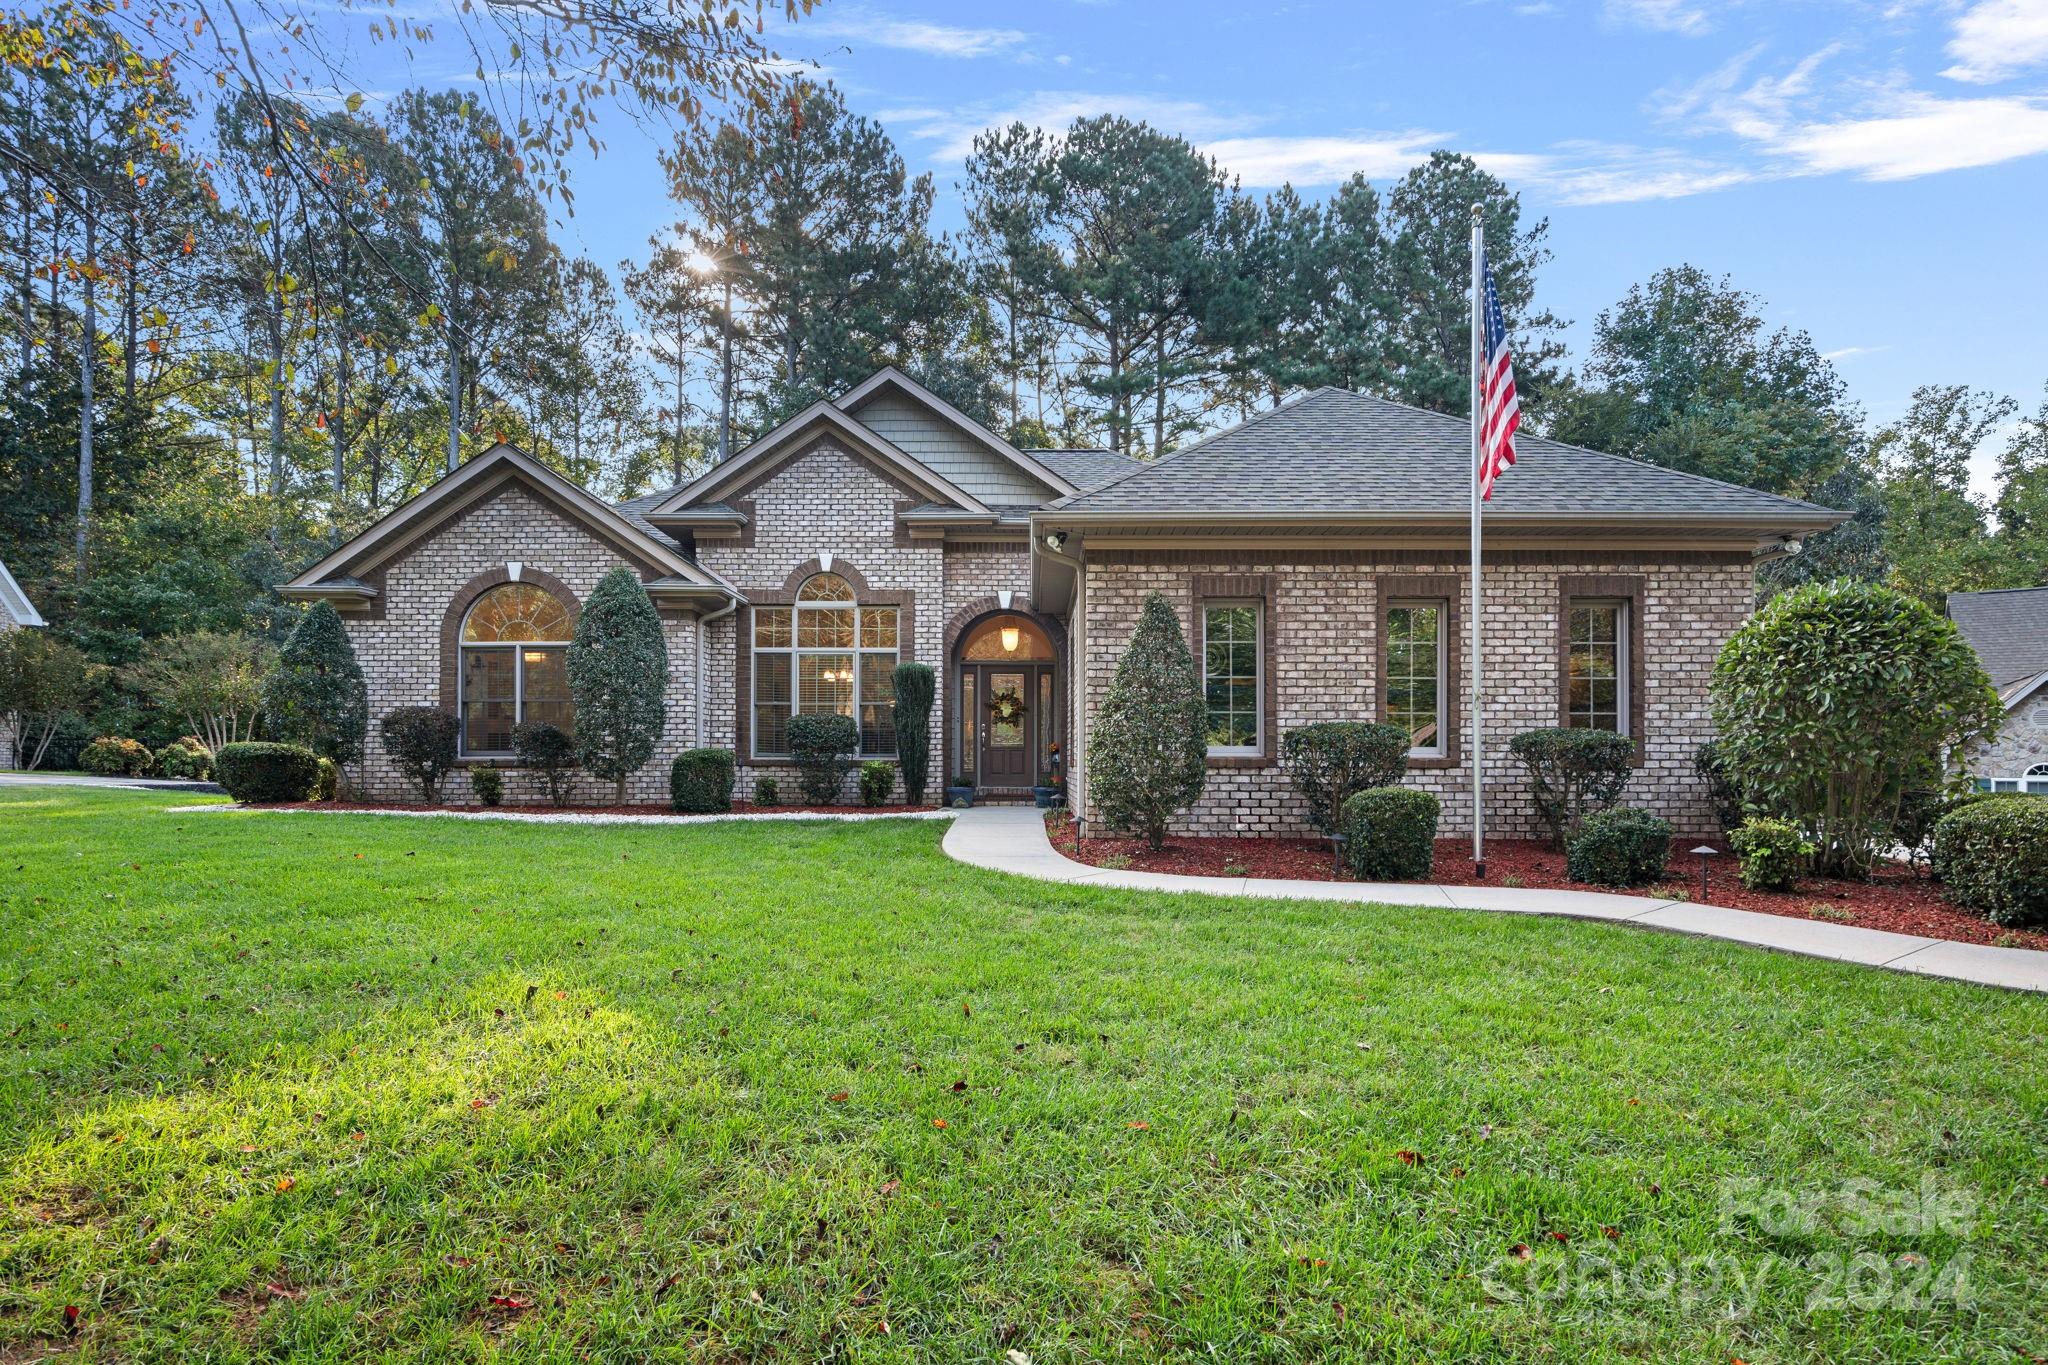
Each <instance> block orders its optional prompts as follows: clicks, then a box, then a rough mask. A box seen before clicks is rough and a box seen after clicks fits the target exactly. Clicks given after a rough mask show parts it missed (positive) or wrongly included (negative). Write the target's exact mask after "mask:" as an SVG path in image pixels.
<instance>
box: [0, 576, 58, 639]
mask: <svg viewBox="0 0 2048 1365" xmlns="http://www.w3.org/2000/svg"><path fill="white" fill-rule="evenodd" d="M0 612H5V613H6V614H7V616H8V617H9V618H10V619H11V620H12V621H13V622H14V624H15V625H17V626H45V625H48V624H49V622H47V621H45V620H44V619H43V614H42V613H41V612H39V611H37V610H36V604H35V603H33V602H31V601H29V600H28V594H27V593H25V592H23V591H22V590H21V584H19V583H17V582H15V581H14V575H13V574H11V573H9V572H8V571H7V565H6V564H4V563H0ZM0 624H4V622H0Z"/></svg>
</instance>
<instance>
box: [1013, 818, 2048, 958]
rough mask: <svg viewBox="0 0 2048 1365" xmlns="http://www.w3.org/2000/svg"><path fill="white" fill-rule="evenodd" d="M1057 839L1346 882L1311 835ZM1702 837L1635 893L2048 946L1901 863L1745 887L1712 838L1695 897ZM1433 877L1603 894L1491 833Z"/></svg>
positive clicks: (1203, 864)
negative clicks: (1155, 841)
mask: <svg viewBox="0 0 2048 1365" xmlns="http://www.w3.org/2000/svg"><path fill="white" fill-rule="evenodd" d="M1046 831H1047V833H1048V834H1050V835H1051V836H1052V841H1053V845H1054V846H1055V847H1056V848H1058V849H1059V851H1060V852H1061V853H1064V854H1066V855H1067V856H1068V857H1070V858H1072V857H1077V856H1078V858H1079V860H1080V861H1081V862H1084V863H1092V864H1093V865H1095V866H1097V867H1120V868H1133V869H1136V870H1138V871H1142V872H1172V873H1177V874H1179V875H1182V876H1190V877H1254V878H1276V877H1277V878H1295V879H1300V880H1303V881H1324V882H1326V881H1339V880H1347V878H1340V877H1338V876H1337V875H1336V873H1335V871H1334V870H1333V868H1332V865H1331V858H1330V845H1329V843H1328V842H1327V841H1324V840H1308V839H1233V838H1196V837H1193V836H1185V835H1174V836H1170V837H1169V838H1168V840H1167V843H1166V847H1165V848H1162V849H1160V850H1159V851H1158V852H1156V853H1155V852H1153V851H1152V850H1151V849H1148V848H1146V847H1145V841H1144V840H1142V839H1122V838H1104V837H1102V836H1100V835H1094V834H1091V835H1089V836H1088V840H1087V842H1086V843H1084V844H1083V845H1082V846H1081V852H1080V853H1079V854H1078V855H1077V854H1076V853H1075V852H1074V821H1073V817H1072V816H1071V815H1068V814H1067V813H1066V812H1064V811H1063V812H1060V813H1058V814H1056V815H1054V816H1052V817H1050V818H1049V819H1048V820H1047V821H1046ZM1701 842H1702V841H1701V840H1699V839H1675V840H1673V841H1672V850H1671V864H1670V869H1669V870H1670V872H1671V874H1672V875H1671V876H1670V877H1669V878H1668V879H1667V880H1666V881H1664V882H1662V883H1660V884H1658V885H1657V886H1653V887H1644V888H1643V889H1642V890H1641V892H1639V893H1638V894H1642V895H1651V896H1663V897H1668V898H1670V899H1674V900H1689V901H1696V902H1702V903H1704V904H1707V905H1721V906H1726V907H1728V908H1729V909H1733V910H1755V911H1759V912H1761V913H1763V914H1767V915H1786V916H1789V917H1791V918H1793V919H1823V920H1833V921H1835V922H1837V923H1840V924H1853V925H1857V926H1859V927H1861V928H1865V929H1883V930H1886V931H1888V932H1890V933H1894V934H1918V935H1920V936H1921V937H1923V938H1938V939H1946V940H1948V941H1950V942H1954V943H1988V944H1995V945H1997V946H1999V947H2005V948H2038V949H2048V932H2043V931H2040V930H2030V929H2004V928H2001V927H1999V926H1998V925H1996V924H1992V923H1991V922H1989V921H1988V920H1985V919H1982V918H1980V917H1978V916H1977V915H1975V914H1972V913H1971V912H1970V911H1967V910H1962V909H1958V908H1957V907H1955V906H1953V905H1950V904H1949V903H1948V902H1947V901H1946V900H1944V899H1942V895H1941V887H1940V885H1939V884H1938V883H1936V882H1934V881H1933V880H1931V879H1930V878H1928V877H1927V876H1925V875H1924V874H1921V873H1915V872H1914V871H1913V870H1912V869H1910V868H1907V867H1905V866H1903V865H1901V864H1898V863H1887V864H1885V865H1884V866H1882V867H1880V868H1879V869H1878V872H1877V874H1876V875H1875V876H1874V877H1873V878H1872V879H1871V880H1869V881H1867V882H1852V881H1842V880H1839V879H1837V878H1832V877H1809V878H1807V879H1806V880H1805V881H1803V882H1801V883H1800V885H1799V889H1798V890H1796V891H1789V892H1780V891H1751V890H1749V889H1747V888H1746V887H1744V886H1743V885H1742V883H1741V881H1739V880H1738V879H1737V878H1736V875H1735V859H1734V857H1733V856H1732V855H1730V854H1729V853H1728V852H1727V845H1725V844H1723V843H1720V842H1719V841H1718V840H1706V841H1704V842H1706V843H1709V844H1712V845H1714V846H1715V847H1717V848H1719V849H1721V856H1720V857H1717V858H1716V859H1714V861H1713V865H1712V868H1711V870H1710V872H1709V880H1708V894H1707V896H1706V897H1705V898H1704V900H1702V897H1701V896H1700V881H1699V859H1697V858H1695V857H1693V856H1692V855H1691V853H1690V850H1691V849H1694V848H1697V847H1699V845H1700V844H1701ZM1430 880H1431V881H1432V882H1435V883H1437V884H1439V885H1443V886H1482V885H1483V886H1524V887H1530V888H1536V889H1543V890H1560V891H1605V890H1609V889H1611V888H1608V887H1598V886H1588V885H1586V884H1585V883H1583V882H1574V881H1570V880H1568V879H1567V878H1566V877H1565V875H1564V855H1563V854H1562V853H1557V852H1554V851H1552V850H1551V848H1550V846H1549V845H1547V844H1545V843H1543V842H1541V841H1540V840H1534V839H1490V840H1488V841H1487V844H1486V877H1485V878H1484V880H1483V881H1482V880H1481V879H1480V878H1478V877H1475V876H1473V875H1472V843H1471V841H1470V840H1469V839H1439V840H1437V842H1436V860H1435V864H1434V868H1433V870H1432V872H1431V875H1430Z"/></svg>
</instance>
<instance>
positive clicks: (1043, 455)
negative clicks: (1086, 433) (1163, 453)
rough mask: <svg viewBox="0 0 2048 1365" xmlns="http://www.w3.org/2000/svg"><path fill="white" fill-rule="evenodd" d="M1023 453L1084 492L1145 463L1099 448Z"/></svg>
mask: <svg viewBox="0 0 2048 1365" xmlns="http://www.w3.org/2000/svg"><path fill="white" fill-rule="evenodd" d="M1024 453H1025V454H1026V455H1029V456H1030V457H1031V458H1032V459H1034V460H1036V461H1038V462H1039V463H1040V464H1042V465H1044V466H1045V467H1046V468H1048V469H1050V470H1051V471H1052V472H1053V473H1055V474H1057V475H1059V476H1060V477H1061V478H1063V479H1065V480H1066V481H1067V482H1068V483H1070V484H1072V485H1074V487H1076V488H1078V489H1080V490H1081V491H1082V492H1084V493H1085V492H1087V491H1088V490H1089V489H1091V488H1100V487H1101V486H1102V485H1103V484H1106V483H1108V482H1109V481H1110V480H1111V479H1119V478H1122V477H1123V476H1124V475H1126V474H1130V473H1133V472H1135V471H1137V470H1140V469H1143V468H1144V467H1145V465H1144V463H1143V462H1142V461H1139V460H1134V459H1132V458H1131V457H1130V456H1128V455H1119V454H1117V453H1116V452H1115V451H1114V450H1102V449H1100V448H1096V447H1087V446H1073V447H1064V448H1056V449H1052V450H1027V451H1025V452H1024Z"/></svg>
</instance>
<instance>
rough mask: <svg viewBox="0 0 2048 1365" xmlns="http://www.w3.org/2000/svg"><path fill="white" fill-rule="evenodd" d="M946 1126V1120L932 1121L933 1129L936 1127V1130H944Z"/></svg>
mask: <svg viewBox="0 0 2048 1365" xmlns="http://www.w3.org/2000/svg"><path fill="white" fill-rule="evenodd" d="M945 1126H946V1121H945V1120H944V1119H933V1120H932V1127H934V1128H944V1127H945Z"/></svg>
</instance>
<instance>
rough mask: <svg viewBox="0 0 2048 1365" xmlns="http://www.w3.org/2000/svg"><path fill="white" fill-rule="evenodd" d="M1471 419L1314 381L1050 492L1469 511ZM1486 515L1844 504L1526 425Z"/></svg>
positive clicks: (1099, 500) (1339, 517)
mask: <svg viewBox="0 0 2048 1365" xmlns="http://www.w3.org/2000/svg"><path fill="white" fill-rule="evenodd" d="M1470 442H1471V430H1470V426H1469V424H1468V423H1467V422H1466V419H1464V418H1462V417H1454V416H1449V415H1447V414H1444V413H1439V412H1428V411H1425V410H1423V409H1421V408H1412V407H1408V406H1407V405H1405V404H1401V403H1394V402H1390V401H1388V400H1387V399H1384V398H1375V397H1372V396H1370V395H1367V394H1360V393H1352V392H1349V391H1348V390H1344V389H1331V388H1324V389H1317V390H1316V391H1314V392H1313V393H1310V394H1307V395H1305V396H1304V397H1302V398H1299V399H1296V400H1294V401H1293V402H1291V403H1288V404H1286V405H1284V406H1282V407H1279V408H1276V409H1273V410H1271V411H1268V412H1264V413H1261V414H1259V415H1258V416H1256V417H1253V418H1251V419H1250V420H1248V421H1246V422H1242V423H1240V424H1239V425H1237V426H1235V427H1231V428H1230V429H1229V430H1227V431H1222V432H1218V433H1216V434H1215V435H1213V436H1209V437H1206V438H1204V439H1202V440H1199V441H1196V442H1195V443H1194V444H1193V445H1190V446H1187V447H1185V448H1183V449H1181V450H1179V451H1176V452H1174V453H1173V454H1171V455H1168V456H1166V457H1165V458H1164V459H1160V460H1157V461H1154V462H1153V463H1151V464H1148V465H1143V466H1140V467H1139V468H1138V469H1136V470H1134V471H1133V472H1131V473H1128V474H1125V475H1124V476H1123V477H1121V478H1117V479H1115V480H1113V481H1111V482H1109V483H1107V484H1104V485H1102V486H1100V487H1098V488H1095V489H1093V490H1091V491H1089V492H1086V493H1082V494H1080V495H1078V496H1075V497H1071V498H1064V499H1062V500H1060V501H1059V502H1058V503H1055V504H1053V506H1054V507H1055V508H1056V509H1057V515H1056V516H1055V517H1052V518H1050V519H1052V520H1058V521H1069V520H1072V521H1085V520H1102V521H1112V520H1116V519H1118V518H1131V519H1137V520H1176V519H1178V520H1185V521H1200V520H1204V519H1212V518H1213V519H1220V520H1235V521H1246V520H1264V521H1423V520H1430V519H1440V520H1446V521H1463V520H1465V519H1466V518H1467V517H1468V515H1469V497H1470V494H1469V491H1468V490H1469V488H1470V473H1469V471H1470V469H1471V459H1472V451H1471V444H1470ZM1515 450H1516V455H1517V462H1516V464H1515V467H1514V468H1513V469H1512V470H1510V471H1508V473H1506V474H1505V475H1503V476H1502V478H1501V481H1500V483H1499V484H1498V485H1497V486H1496V487H1495V489H1494V495H1493V500H1492V501H1491V502H1489V503H1488V504H1487V509H1486V520H1487V522H1488V523H1489V524H1492V523H1499V522H1503V521H1521V522H1543V521H1550V522H1569V523H1602V522H1636V523H1646V522H1654V523H1728V524H1740V525H1745V526H1748V525H1755V526H1770V527H1773V528H1779V527H1782V528H1783V529H1785V530H1787V531H1801V530H1819V529H1822V528H1824V527H1827V526H1831V525H1834V524H1836V523H1837V522H1840V521H1843V520H1845V519H1846V517H1847V514H1846V513H1842V512H1835V511H1831V510H1830V509H1828V508H1825V507H1819V506H1816V505H1814V504H1813V503H1809V502H1800V501H1797V500H1795V499H1792V498H1782V497H1778V496H1776V495H1774V494H1770V493H1760V492H1758V491H1756V490H1755V489H1750V488H1741V487H1738V486H1736V485H1734V484H1727V483H1722V482H1720V481H1718V480H1716V479H1708V478H1702V477H1700V476H1698V475H1695V474H1684V473H1679V472H1678V471H1676V470H1670V469H1663V468H1660V467H1658V466H1656V465H1651V464H1644V463H1643V462H1641V461H1639V460H1631V459H1627V458H1625V457H1623V456H1619V455H1603V454H1601V453H1599V452H1597V451H1591V450H1584V449H1581V448H1579V447H1577V446H1568V445H1562V444H1559V443H1558V442H1556V441H1547V440H1544V439H1542V438H1541V437H1537V436H1518V437H1517V438H1516V440H1515Z"/></svg>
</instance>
